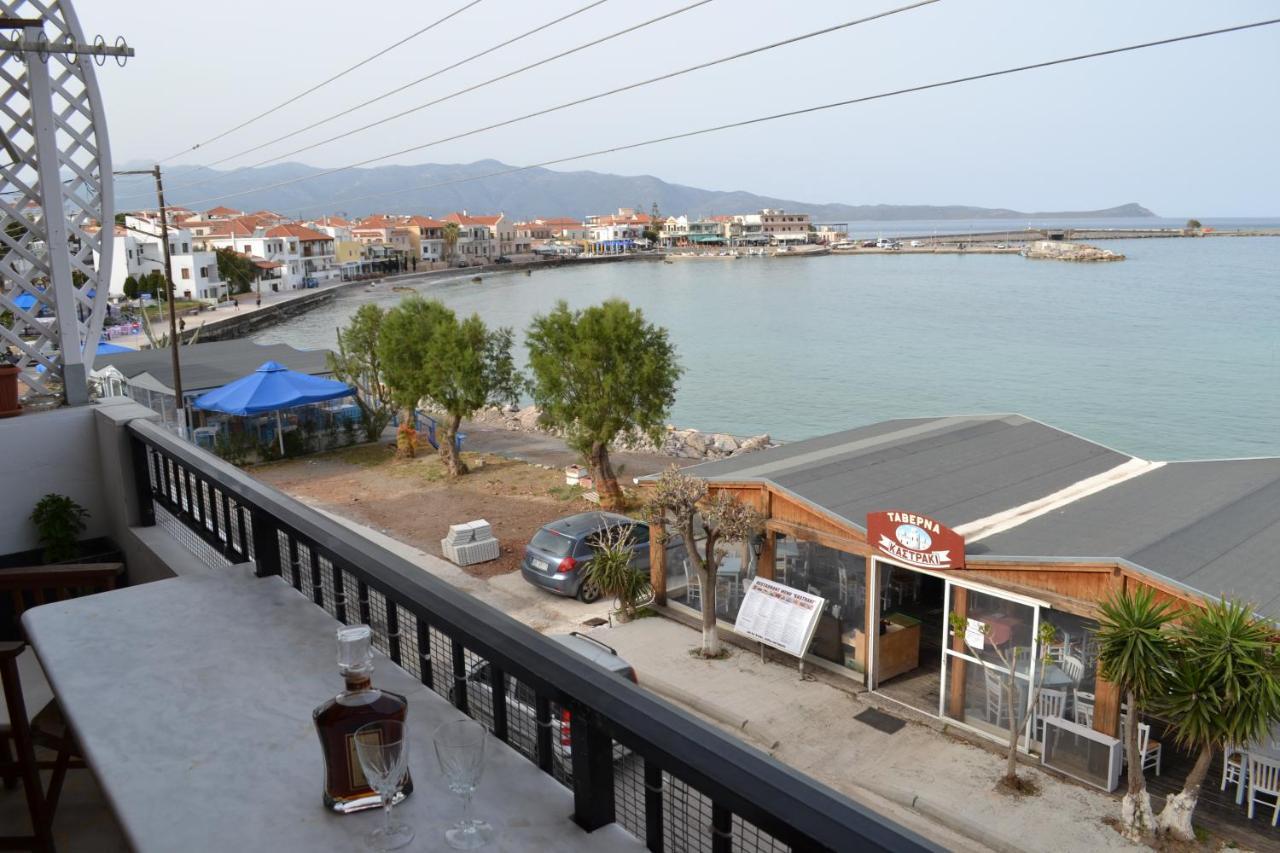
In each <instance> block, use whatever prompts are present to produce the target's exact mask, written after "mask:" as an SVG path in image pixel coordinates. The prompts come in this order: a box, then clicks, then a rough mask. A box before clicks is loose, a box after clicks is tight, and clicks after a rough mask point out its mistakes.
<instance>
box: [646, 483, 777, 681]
mask: <svg viewBox="0 0 1280 853" xmlns="http://www.w3.org/2000/svg"><path fill="white" fill-rule="evenodd" d="M646 511H647V515H648V516H649V518H650V520H652V521H654V522H655V523H662V524H665V525H667V526H670V527H672V528H674V529H675V530H676V531H677V532H679V534H680V536H681V538H682V539H683V540H684V550H685V554H686V556H687V559H688V567H689V568H690V569H692V570H693V572H695V573H696V574H697V577H698V582H699V584H701V586H702V595H701V596H700V598H701V605H702V656H703V657H719V656H720V635H719V634H717V633H716V583H715V581H716V569H717V568H718V567H719V564H720V556H721V555H720V551H719V550H718V548H719V546H721V545H728V544H730V543H733V542H742V541H744V540H747V539H750V538H751V537H752V536H754V535H755V534H757V533H759V532H760V530H761V529H762V528H763V527H764V516H763V515H761V514H760V512H759V511H758V510H757V509H756V508H755V507H752V506H749V505H747V504H744V503H742V502H741V501H739V500H737V499H736V498H735V497H734V496H733V495H731V494H730V493H729V492H725V491H717V492H716V493H715V494H714V495H710V496H708V489H707V483H706V481H705V480H701V479H699V478H697V477H694V476H691V475H689V474H685V473H683V472H682V471H681V470H680V469H679V468H677V467H676V466H675V465H672V466H671V467H670V468H668V469H667V470H666V471H664V472H663V473H662V476H661V477H659V478H658V482H657V484H656V485H655V486H654V488H653V491H652V493H651V494H650V496H649V501H648V503H647V505H646ZM699 521H701V523H702V524H701V527H702V532H703V538H702V539H701V544H700V545H699V539H698V537H697V535H696V531H697V527H698V522H699Z"/></svg>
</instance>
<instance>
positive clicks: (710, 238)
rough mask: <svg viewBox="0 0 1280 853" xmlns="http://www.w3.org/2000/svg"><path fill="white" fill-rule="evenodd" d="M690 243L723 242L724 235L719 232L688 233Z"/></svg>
mask: <svg viewBox="0 0 1280 853" xmlns="http://www.w3.org/2000/svg"><path fill="white" fill-rule="evenodd" d="M688 239H689V242H690V243H723V242H724V237H722V236H720V235H719V234H690V235H689V238H688Z"/></svg>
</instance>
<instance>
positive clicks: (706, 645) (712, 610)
mask: <svg viewBox="0 0 1280 853" xmlns="http://www.w3.org/2000/svg"><path fill="white" fill-rule="evenodd" d="M698 579H699V580H700V581H701V582H702V656H703V657H708V658H717V657H720V634H719V632H718V631H716V582H715V569H714V568H710V569H708V568H701V569H698Z"/></svg>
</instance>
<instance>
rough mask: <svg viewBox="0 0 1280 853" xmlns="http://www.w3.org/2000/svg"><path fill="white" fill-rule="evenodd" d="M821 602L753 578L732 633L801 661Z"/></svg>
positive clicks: (798, 592)
mask: <svg viewBox="0 0 1280 853" xmlns="http://www.w3.org/2000/svg"><path fill="white" fill-rule="evenodd" d="M824 603H825V599H823V598H820V597H818V596H816V595H812V594H810V593H807V592H802V591H800V590H798V589H792V588H791V587H789V586H785V585H784V584H780V583H775V582H774V581H771V580H765V579H764V578H761V577H757V578H755V579H754V580H752V581H751V586H750V587H748V588H747V595H746V597H745V598H743V599H742V607H741V608H740V609H739V610H738V621H737V622H735V623H734V626H733V629H734V630H735V631H737V632H738V633H739V634H742V635H743V636H746V637H750V638H751V639H753V640H759V641H760V642H762V643H764V644H765V645H767V646H773V647H774V648H775V649H781V650H782V651H784V652H786V653H787V654H789V655H795V656H796V657H803V656H804V653H805V650H806V649H808V648H809V643H810V641H811V640H813V632H814V631H815V630H816V629H817V627H818V617H819V616H821V615H822V606H823V604H824Z"/></svg>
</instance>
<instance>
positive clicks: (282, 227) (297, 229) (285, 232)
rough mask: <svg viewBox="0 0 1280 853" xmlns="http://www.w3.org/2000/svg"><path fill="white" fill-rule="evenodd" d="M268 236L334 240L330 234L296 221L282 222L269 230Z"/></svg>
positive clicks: (302, 239)
mask: <svg viewBox="0 0 1280 853" xmlns="http://www.w3.org/2000/svg"><path fill="white" fill-rule="evenodd" d="M266 236H268V237H297V238H298V239H299V240H301V241H302V242H304V243H305V242H310V241H314V240H332V239H333V238H332V237H330V236H329V235H328V234H324V233H322V232H320V231H315V230H313V229H311V228H308V227H307V226H305V225H299V224H298V223H296V222H282V223H281V224H279V225H277V226H276V227H274V228H272V229H270V230H269V231H267V235H266Z"/></svg>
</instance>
